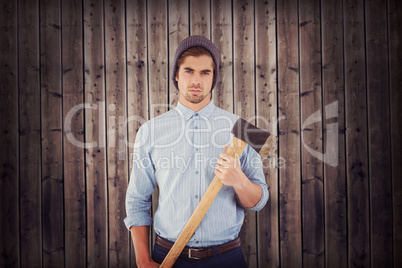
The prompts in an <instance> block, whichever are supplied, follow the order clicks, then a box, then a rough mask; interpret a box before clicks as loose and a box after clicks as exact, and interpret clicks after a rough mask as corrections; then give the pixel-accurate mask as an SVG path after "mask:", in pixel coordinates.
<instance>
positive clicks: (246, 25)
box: [233, 0, 257, 267]
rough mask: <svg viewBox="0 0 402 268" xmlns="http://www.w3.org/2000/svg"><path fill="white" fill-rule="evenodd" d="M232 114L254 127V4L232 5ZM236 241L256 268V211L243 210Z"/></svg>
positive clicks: (236, 3)
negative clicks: (241, 223) (242, 219)
mask: <svg viewBox="0 0 402 268" xmlns="http://www.w3.org/2000/svg"><path fill="white" fill-rule="evenodd" d="M233 21H234V25H233V41H234V48H233V49H234V51H233V53H234V103H235V106H234V107H235V109H234V112H235V114H237V115H239V116H240V117H242V118H243V119H245V120H246V121H248V120H250V122H251V123H252V124H255V117H254V116H255V102H254V98H255V92H254V88H255V83H254V74H255V70H254V65H255V62H254V35H253V31H254V2H253V1H242V0H239V1H234V2H233ZM244 214H245V218H244V223H243V226H242V228H241V231H240V238H241V243H242V248H243V252H244V254H245V256H246V262H247V264H248V266H250V267H257V236H256V232H255V226H256V212H254V211H247V210H246V211H245V213H244Z"/></svg>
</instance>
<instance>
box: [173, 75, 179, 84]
mask: <svg viewBox="0 0 402 268" xmlns="http://www.w3.org/2000/svg"><path fill="white" fill-rule="evenodd" d="M174 79H175V80H176V82H179V77H177V74H176V76H175V77H174Z"/></svg>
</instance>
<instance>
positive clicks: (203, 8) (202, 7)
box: [189, 0, 211, 39]
mask: <svg viewBox="0 0 402 268" xmlns="http://www.w3.org/2000/svg"><path fill="white" fill-rule="evenodd" d="M189 13H190V34H191V35H201V36H204V37H206V38H208V39H209V38H210V36H211V17H210V16H211V12H210V1H199V0H190V12H189Z"/></svg>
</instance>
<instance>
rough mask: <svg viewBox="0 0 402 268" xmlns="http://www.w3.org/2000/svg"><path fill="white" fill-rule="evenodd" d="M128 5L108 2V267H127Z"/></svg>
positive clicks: (117, 0)
mask: <svg viewBox="0 0 402 268" xmlns="http://www.w3.org/2000/svg"><path fill="white" fill-rule="evenodd" d="M124 8H125V4H124V1H123V0H116V1H115V0H107V1H105V50H106V52H105V58H106V65H105V67H106V77H107V79H106V108H107V109H106V126H107V139H106V142H107V145H108V147H107V174H108V175H107V178H108V212H109V266H110V267H127V266H128V263H129V244H128V242H129V235H128V233H127V231H126V230H127V229H126V227H125V225H124V222H123V220H124V218H125V217H126V213H125V210H124V209H123V208H124V204H125V197H126V190H127V186H128V164H127V163H128V160H129V159H128V152H127V145H126V142H127V125H126V123H125V121H126V118H127V87H126V46H125V38H126V36H125V30H126V28H125V10H124Z"/></svg>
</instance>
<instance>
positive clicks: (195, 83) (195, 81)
mask: <svg viewBox="0 0 402 268" xmlns="http://www.w3.org/2000/svg"><path fill="white" fill-rule="evenodd" d="M191 85H193V86H200V85H201V77H200V75H199V74H194V76H193V79H192V81H191Z"/></svg>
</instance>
